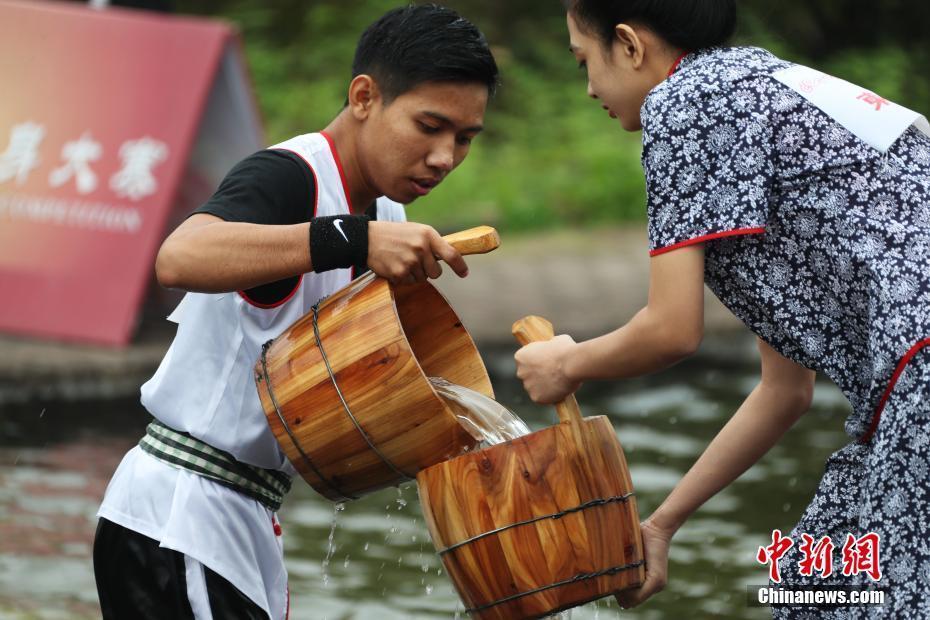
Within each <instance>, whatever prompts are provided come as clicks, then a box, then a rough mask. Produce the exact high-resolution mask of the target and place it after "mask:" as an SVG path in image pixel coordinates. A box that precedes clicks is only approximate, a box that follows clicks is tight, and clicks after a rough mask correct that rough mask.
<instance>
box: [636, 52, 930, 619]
mask: <svg viewBox="0 0 930 620" xmlns="http://www.w3.org/2000/svg"><path fill="white" fill-rule="evenodd" d="M790 66H791V63H788V62H786V61H783V60H780V59H778V58H776V57H775V56H773V55H771V54H770V53H768V52H766V51H764V50H761V49H757V48H716V49H710V50H702V51H699V52H695V53H692V54H689V55H687V56H685V57H684V59H683V60H682V61H681V63H680V65H679V66H678V68H677V70H676V71H675V73H673V74H672V75H671V76H670V77H669V78H668V79H667V80H665V81H664V82H663V83H661V84H660V85H658V86H657V87H656V88H655V89H653V91H652V92H650V94H649V95H648V97H647V99H646V102H645V104H644V105H643V108H642V121H643V168H644V170H645V174H646V182H647V187H648V194H649V205H648V207H649V241H650V250H651V254H652V255H653V256H655V255H658V254H661V253H664V252H668V251H673V250H675V249H677V248H679V247H683V246H686V245H690V244H694V243H705V256H706V266H705V281H706V283H707V285H708V286H709V287H710V288H711V290H713V291H714V293H715V294H716V295H717V296H718V297H719V298H720V300H721V301H722V302H723V303H724V304H725V305H726V306H727V307H728V308H729V309H730V310H731V311H732V312H733V313H734V314H735V315H736V316H737V317H739V318H740V319H741V320H742V321H743V322H744V323H745V324H746V325H747V326H748V327H749V328H750V329H751V330H752V331H753V332H755V333H756V334H757V335H758V336H760V337H761V338H762V339H763V340H764V341H765V342H767V343H768V344H769V345H771V346H772V347H773V348H774V349H775V350H777V351H778V352H780V353H781V354H782V355H784V356H785V357H787V358H789V359H791V360H794V361H796V362H798V363H799V364H801V365H803V366H806V367H808V368H812V369H815V370H817V371H818V372H821V373H823V374H825V375H827V376H828V377H830V378H831V379H832V380H833V381H834V382H835V383H836V384H837V385H838V386H839V387H840V389H841V390H842V391H843V393H844V394H845V395H846V397H847V398H848V399H849V402H850V403H851V405H852V414H851V415H850V417H849V419H848V420H847V422H846V431H847V433H848V434H849V435H850V436H851V437H852V438H853V441H852V442H851V443H850V444H849V445H848V446H846V447H845V448H843V449H841V450H839V451H838V452H837V453H835V454H834V455H832V456H831V457H830V459H829V460H828V462H827V465H826V473H825V475H824V477H823V480H822V481H821V483H820V487H819V489H818V491H817V493H816V495H815V497H814V499H813V501H812V502H811V504H810V506H809V507H808V508H807V510H806V512H805V513H804V515H803V517H802V519H801V521H800V523H798V525H797V526H796V527H795V529H794V531H793V532H792V534H791V538H792V539H793V540H800V535H801V534H802V533H809V534H810V535H811V536H814V537H815V538H820V537H821V536H830V537H831V538H832V540H833V541H834V542H836V543H837V548H836V551H835V561H834V565H835V567H836V569H835V571H834V573H833V575H831V576H830V577H829V578H823V576H822V575H821V574H816V573H815V575H814V576H812V577H811V576H804V575H802V574H801V573H800V571H799V569H798V561H799V557H800V556H799V553H798V546H799V545H797V544H796V545H795V546H794V547H793V548H792V549H791V550H790V551H789V552H788V553H787V554H786V555H785V556H783V558H782V560H781V562H780V564H779V566H780V568H781V573H782V576H783V583H784V584H788V585H791V584H803V583H808V584H811V585H825V584H829V583H840V584H869V583H871V578H870V577H868V576H865V575H861V574H860V575H857V576H850V577H843V576H842V575H841V574H839V573H840V570H839V566H840V564H841V561H842V558H841V556H840V545H841V544H842V541H843V540H844V539H846V537H847V535H848V534H850V533H851V534H853V535H854V536H856V537H859V536H863V535H865V534H866V533H876V534H878V535H879V539H880V547H879V550H880V568H881V574H882V576H881V580H880V582H879V583H878V584H877V585H878V587H881V588H887V589H888V595H887V599H886V603H885V605H884V606H882V607H846V608H838V609H835V610H832V611H825V610H822V609H820V610H818V609H816V608H810V607H808V608H804V607H777V608H774V609H773V613H774V615H775V617H777V618H807V617H810V618H815V617H816V618H823V617H835V618H861V617H869V618H873V617H889V618H928V617H930V473H928V472H930V346H928V345H930V138H928V137H927V136H925V135H924V134H923V133H921V132H919V131H918V130H917V129H916V128H914V127H911V128H910V129H908V130H907V131H905V132H904V134H903V135H901V136H900V137H899V138H898V139H897V140H896V141H895V142H894V144H893V145H892V146H891V148H890V149H889V150H888V151H887V152H885V153H883V152H881V151H879V150H877V149H875V148H873V147H872V146H869V145H868V144H866V143H865V142H863V141H861V140H860V139H859V138H857V137H856V135H854V134H853V133H852V132H850V131H849V130H848V129H847V128H846V127H845V126H844V125H842V124H840V123H839V122H837V121H835V120H834V119H833V118H832V117H831V116H829V115H828V114H826V113H825V112H823V111H822V110H821V109H820V108H818V107H815V106H814V105H812V104H811V103H810V102H808V100H807V99H805V98H804V97H802V96H801V95H800V94H799V93H797V92H795V91H794V90H792V89H791V88H788V87H787V86H784V85H783V84H782V83H781V82H779V81H777V80H776V79H774V78H773V77H772V74H773V73H775V72H777V71H778V70H780V69H785V68H788V67H790ZM866 111H867V109H866ZM830 614H833V615H830Z"/></svg>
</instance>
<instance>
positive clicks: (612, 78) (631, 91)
mask: <svg viewBox="0 0 930 620" xmlns="http://www.w3.org/2000/svg"><path fill="white" fill-rule="evenodd" d="M567 22H568V35H569V49H571V51H572V53H573V54H574V55H575V59H576V60H577V61H578V64H579V66H580V67H581V68H582V69H585V70H586V71H587V75H588V96H589V97H591V98H593V99H598V100H599V101H600V102H601V106H602V107H603V108H604V109H605V110H607V113H608V114H610V117H611V118H616V119H619V120H620V125H621V126H622V127H623V128H624V129H626V130H627V131H638V130H640V129H642V123H641V121H640V115H639V111H640V108H641V107H642V105H643V102H644V101H645V100H646V95H647V94H648V93H649V91H650V90H652V89H653V88H654V87H655V86H656V84H658V83H659V82H660V81H661V79H658V80H657V79H656V78H655V76H653V75H652V74H653V73H654V72H651V71H649V70H648V67H647V66H646V64H645V63H644V62H643V47H642V46H643V45H645V44H647V43H648V39H647V40H644V39H643V38H641V37H640V36H638V35H637V33H636V31H634V30H633V29H632V28H628V27H627V26H620V27H619V29H620V30H622V34H623V38H621V37H620V36H619V35H618V37H617V38H615V39H614V40H613V42H612V43H611V45H610V48H606V47H604V45H603V43H601V40H600V39H599V38H597V36H595V35H594V34H593V33H588V32H586V31H584V30H582V29H581V28H579V26H578V22H576V21H575V17H574V16H573V15H572V14H571V13H568V16H567Z"/></svg>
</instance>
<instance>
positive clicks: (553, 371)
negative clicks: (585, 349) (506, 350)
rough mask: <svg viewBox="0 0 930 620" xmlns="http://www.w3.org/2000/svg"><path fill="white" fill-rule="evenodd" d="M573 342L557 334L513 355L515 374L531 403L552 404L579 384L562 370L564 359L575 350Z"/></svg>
mask: <svg viewBox="0 0 930 620" xmlns="http://www.w3.org/2000/svg"><path fill="white" fill-rule="evenodd" d="M576 346H577V345H576V343H575V341H574V340H572V337H571V336H566V335H564V334H563V335H561V336H556V337H555V338H553V339H552V340H547V341H545V342H533V343H531V344H528V345H526V346H525V347H523V348H522V349H520V350H519V351H517V354H516V355H514V359H515V360H516V361H517V377H518V378H520V379H521V380H522V381H523V388H524V389H525V390H526V393H527V394H529V396H530V398H531V399H533V401H534V402H537V403H539V404H542V405H551V404H554V403H559V402H562V401H563V400H565V398H566V397H567V396H568V395H569V394H572V393H574V392H575V390H577V389H578V388H579V387H581V381H575V380H573V379H571V378H569V377H568V375H567V374H566V373H565V362H566V361H567V360H568V358H569V357H571V355H572V354H573V353H574V352H575V347H576Z"/></svg>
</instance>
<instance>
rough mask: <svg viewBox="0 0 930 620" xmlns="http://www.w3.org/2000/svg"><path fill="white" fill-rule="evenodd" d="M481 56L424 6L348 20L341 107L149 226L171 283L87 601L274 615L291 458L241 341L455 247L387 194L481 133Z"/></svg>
mask: <svg viewBox="0 0 930 620" xmlns="http://www.w3.org/2000/svg"><path fill="white" fill-rule="evenodd" d="M496 83H497V66H496V64H495V62H494V59H493V57H492V55H491V53H490V51H489V49H488V46H487V43H486V41H485V40H484V37H483V36H482V35H481V33H480V32H479V31H478V30H477V28H475V27H474V26H473V25H472V24H471V23H469V22H468V21H466V20H464V19H462V18H461V17H459V16H458V15H457V14H456V13H454V12H453V11H451V10H449V9H445V8H442V7H437V6H435V5H429V6H420V7H412V6H411V7H406V8H401V9H396V10H393V11H391V12H389V13H387V14H386V15H384V16H383V17H382V18H381V19H379V20H378V21H377V22H375V23H374V24H372V25H371V26H370V27H369V28H368V29H367V30H366V31H365V33H364V34H363V35H362V37H361V39H360V41H359V44H358V48H357V50H356V56H355V61H354V63H353V79H352V81H351V83H350V85H349V87H348V96H347V102H346V106H345V108H344V109H343V110H342V111H341V112H340V113H339V115H338V116H336V118H335V119H334V120H333V121H332V122H331V123H330V124H329V125H328V126H327V127H326V129H325V130H324V131H322V132H320V133H313V134H306V135H302V136H298V137H296V138H293V139H291V140H288V141H286V142H283V143H281V144H279V145H277V146H275V147H272V148H270V149H268V150H265V151H261V152H259V153H255V154H253V155H251V156H249V157H247V158H246V159H244V160H243V161H242V162H240V163H239V164H237V165H236V166H235V167H234V168H233V169H232V171H230V173H229V174H228V175H227V177H226V178H225V179H224V181H223V182H222V184H221V185H220V187H219V189H218V190H217V192H216V193H215V194H214V195H213V197H212V198H211V199H210V200H209V201H208V202H207V203H206V204H204V205H203V206H202V207H200V208H199V209H197V210H196V211H195V213H194V214H193V215H191V216H190V217H189V218H188V219H187V220H186V221H185V222H183V223H182V224H181V225H180V226H179V227H178V228H177V229H176V230H175V231H174V232H172V233H171V235H170V236H169V237H168V238H167V239H166V240H165V242H164V244H163V245H162V247H161V249H160V250H159V253H158V257H157V259H156V264H155V269H156V273H157V276H158V280H159V282H160V283H161V284H162V285H163V286H166V287H171V288H180V289H184V290H186V291H189V292H188V294H187V295H186V296H185V297H184V299H183V300H182V302H181V303H180V305H179V306H178V308H177V309H176V310H175V311H174V313H172V315H171V316H170V317H169V320H172V321H174V322H176V323H178V332H177V336H176V337H175V340H174V342H173V343H172V345H171V348H170V349H169V351H168V353H167V354H166V356H165V359H164V360H163V361H162V363H161V365H160V366H159V368H158V370H157V372H156V373H155V376H154V377H153V378H152V379H151V380H150V381H148V382H147V383H146V384H145V385H143V386H142V403H143V405H144V406H145V407H146V409H147V410H148V411H149V412H150V413H151V414H152V415H153V416H154V418H155V420H154V421H153V423H152V424H151V425H149V428H148V430H147V433H146V436H145V438H143V440H142V441H141V442H140V445H139V446H137V447H136V448H134V449H133V450H131V451H130V452H129V453H128V454H127V455H126V457H125V458H124V459H123V462H122V463H121V464H120V466H119V469H118V470H117V472H116V474H115V475H114V477H113V480H112V481H111V482H110V485H109V487H108V489H107V494H106V497H105V498H104V501H103V504H102V506H101V508H100V511H99V513H98V514H99V517H100V523H99V526H98V530H97V537H96V540H95V543H94V567H95V573H96V578H97V587H98V592H99V594H100V603H101V608H102V610H103V616H104V618H130V617H131V618H171V619H180V618H198V619H200V618H211V617H213V618H273V619H275V620H277V619H279V618H284V617H285V616H286V614H287V609H288V595H287V574H286V571H285V569H284V562H283V557H282V550H281V544H280V539H279V536H280V532H281V530H280V526H279V525H278V522H277V520H276V517H275V511H276V510H277V508H278V506H279V505H280V502H281V499H282V497H283V494H284V493H286V491H287V489H288V488H289V487H290V478H289V476H290V475H293V474H294V473H295V472H294V471H293V469H292V468H291V466H290V464H289V463H288V462H287V459H286V458H285V457H284V456H283V454H282V452H281V450H280V449H279V447H278V445H277V443H276V442H275V439H274V437H273V435H272V434H271V432H270V430H269V428H268V425H267V423H266V421H265V416H264V414H263V412H262V408H261V405H260V403H259V401H258V396H257V392H256V390H255V387H254V383H253V379H252V367H253V365H254V363H255V360H256V359H257V358H258V357H259V354H260V351H261V345H262V344H263V343H264V342H266V341H268V340H269V339H271V338H274V337H275V336H277V335H279V334H280V333H281V332H282V331H283V330H284V329H285V328H287V327H288V326H289V325H291V324H292V323H293V322H294V321H295V320H297V319H298V318H299V317H301V316H303V315H304V314H306V313H307V312H308V311H309V310H310V308H311V306H312V305H313V304H315V303H316V302H317V301H319V300H320V298H322V297H324V296H326V295H329V294H331V293H333V292H335V291H336V290H337V289H339V288H341V287H342V286H344V285H345V284H347V283H348V282H349V281H350V280H351V279H352V277H354V276H355V275H356V274H358V273H361V271H363V270H365V269H366V268H368V269H371V270H372V271H374V272H375V273H377V274H378V275H381V276H384V277H386V278H388V279H390V280H391V281H393V282H397V283H399V282H416V281H423V280H424V279H426V278H428V277H429V278H436V277H438V276H439V274H440V272H441V268H440V266H439V264H438V262H437V257H438V258H441V259H442V260H444V261H445V262H446V263H447V264H448V265H449V266H451V267H452V269H453V270H454V271H455V272H456V273H457V274H458V275H459V276H463V277H464V276H465V275H466V274H467V267H466V265H465V262H464V260H463V259H462V257H461V256H460V255H459V253H458V252H457V251H456V250H455V249H454V248H452V246H450V245H449V244H448V243H446V242H445V241H443V239H442V238H441V237H440V236H439V235H438V233H437V232H436V231H435V230H433V229H432V228H430V227H428V226H424V225H420V224H413V223H406V222H405V216H404V211H403V208H402V206H401V204H399V203H410V202H413V201H414V200H416V199H417V198H418V197H420V196H424V195H426V194H428V193H429V192H430V190H432V189H433V188H434V187H435V186H436V185H437V184H439V183H440V182H441V181H442V180H443V178H444V177H445V176H446V175H447V174H449V173H450V172H451V171H452V170H453V169H454V168H455V167H456V166H458V165H459V164H460V163H461V162H462V160H463V159H464V158H465V156H466V154H467V153H468V149H469V145H470V142H471V140H472V139H473V138H474V137H475V136H476V135H477V134H478V133H479V132H480V131H481V128H482V123H483V119H484V112H485V108H486V105H487V101H488V98H489V96H490V95H491V94H492V93H493V91H494V88H495V85H496Z"/></svg>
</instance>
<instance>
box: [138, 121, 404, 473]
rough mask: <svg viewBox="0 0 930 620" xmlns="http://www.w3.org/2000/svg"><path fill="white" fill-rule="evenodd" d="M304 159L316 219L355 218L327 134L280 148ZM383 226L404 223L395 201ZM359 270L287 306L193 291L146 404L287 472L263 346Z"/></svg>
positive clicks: (342, 273) (238, 453)
mask: <svg viewBox="0 0 930 620" xmlns="http://www.w3.org/2000/svg"><path fill="white" fill-rule="evenodd" d="M272 148H274V149H282V150H288V151H292V152H294V153H296V154H298V155H300V156H301V157H302V158H303V159H304V160H305V161H306V162H307V165H308V166H309V167H310V169H311V170H312V172H313V175H314V177H315V179H316V187H317V200H316V204H315V205H314V207H313V208H314V213H313V215H314V217H318V216H327V215H342V214H348V213H349V211H350V209H349V199H348V195H347V193H346V188H345V185H344V177H343V176H342V174H341V164H340V162H339V159H338V155H336V151H335V149H334V148H333V147H332V146H331V144H330V143H329V140H328V138H327V136H325V135H324V134H319V133H315V134H306V135H302V136H298V137H296V138H292V139H291V140H288V141H286V142H282V143H281V144H278V145H276V146H274V147H272ZM377 211H378V213H377V217H378V219H379V220H390V221H404V219H405V216H404V209H403V207H402V206H401V205H399V204H397V203H396V202H393V201H392V200H389V199H387V198H380V199H379V200H378V206H377ZM351 278H352V270H351V269H333V270H332V271H326V272H323V273H310V274H306V275H305V276H303V277H302V278H301V279H300V281H299V283H298V285H297V287H296V289H295V290H294V292H293V293H292V294H291V296H290V297H288V298H287V300H286V301H284V302H283V303H280V304H278V305H275V306H263V305H260V304H256V303H253V302H251V301H249V300H248V299H247V297H246V296H245V295H244V294H243V293H225V294H207V293H188V294H187V295H185V297H184V299H183V300H182V301H181V303H180V304H179V305H178V307H177V309H176V310H175V311H174V312H173V313H172V314H171V316H169V317H168V320H170V321H174V322H175V323H177V324H178V332H177V336H176V337H175V339H174V342H173V343H172V345H171V348H170V349H169V350H168V353H167V355H165V358H164V360H163V361H162V363H161V365H160V366H159V368H158V370H157V372H156V373H155V376H153V377H152V379H151V380H149V381H148V382H147V383H146V384H145V385H143V386H142V404H143V405H144V406H145V408H146V409H148V411H149V412H150V413H151V414H152V415H153V416H155V417H156V418H158V419H159V420H161V421H162V422H164V423H165V424H167V425H168V426H170V427H172V428H174V429H177V430H179V431H185V432H188V433H190V434H191V435H193V436H194V437H197V438H198V439H200V440H202V441H205V442H207V443H208V444H210V445H212V446H214V447H216V448H219V449H220V450H225V451H226V452H229V453H230V454H232V455H233V456H235V457H236V458H237V459H239V460H240V461H242V462H244V463H248V464H250V465H257V466H259V467H265V468H269V469H281V468H283V467H284V466H285V458H284V456H283V453H282V452H281V451H280V450H279V448H278V445H277V442H276V441H275V438H274V435H272V433H271V430H270V429H269V427H268V423H267V422H266V420H265V415H264V413H263V412H262V407H261V403H260V402H259V399H258V392H257V391H256V389H255V382H254V378H253V367H254V366H255V362H256V361H257V360H258V358H259V356H260V354H261V347H262V345H263V344H264V343H265V342H267V341H268V340H271V339H272V338H275V337H276V336H278V335H279V334H281V333H282V332H283V331H284V330H285V329H286V328H287V327H289V326H290V325H292V324H293V323H294V322H295V321H297V320H298V319H299V318H300V317H302V316H304V315H305V314H306V313H307V312H309V311H310V308H311V307H312V306H313V305H314V304H315V303H317V302H318V301H319V300H320V299H321V298H323V297H325V296H327V295H331V294H332V293H334V292H335V291H337V290H339V289H340V288H342V287H343V286H345V285H346V284H348V283H349V281H350V280H351Z"/></svg>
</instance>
